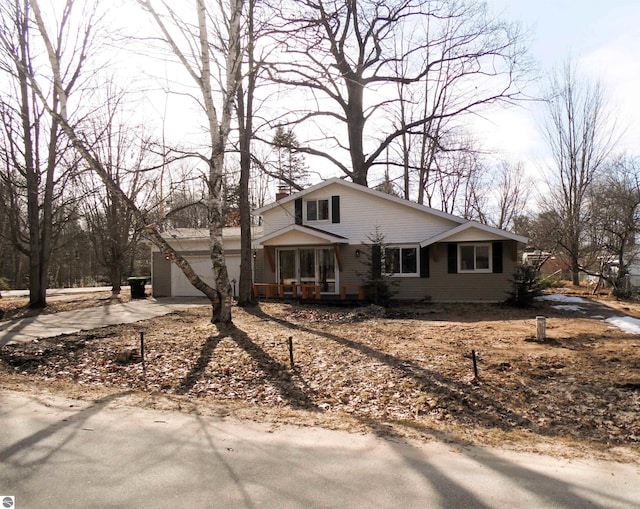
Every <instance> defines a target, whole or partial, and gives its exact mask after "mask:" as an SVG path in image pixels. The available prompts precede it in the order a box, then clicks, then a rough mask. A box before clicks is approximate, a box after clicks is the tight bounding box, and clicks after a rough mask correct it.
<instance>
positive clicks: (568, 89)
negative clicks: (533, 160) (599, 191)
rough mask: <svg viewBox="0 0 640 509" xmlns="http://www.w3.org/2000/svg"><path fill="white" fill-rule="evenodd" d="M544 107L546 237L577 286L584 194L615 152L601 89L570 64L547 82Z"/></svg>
mask: <svg viewBox="0 0 640 509" xmlns="http://www.w3.org/2000/svg"><path fill="white" fill-rule="evenodd" d="M547 106H548V107H547V117H546V123H545V124H544V126H543V131H544V134H545V135H546V139H547V142H548V144H549V148H550V149H551V153H552V155H553V162H554V166H553V168H551V178H550V182H549V187H550V189H551V192H550V195H549V197H548V199H547V200H545V204H544V206H545V208H546V209H547V210H548V211H550V212H552V213H553V214H554V215H555V216H556V221H555V223H556V225H557V230H556V231H554V232H550V234H556V236H557V242H558V244H559V245H560V246H561V247H562V249H563V251H564V252H565V254H566V255H567V257H568V258H569V262H570V266H571V272H572V281H573V284H574V285H576V286H577V285H579V284H580V279H579V274H580V266H581V264H582V262H581V257H582V255H583V251H584V246H585V240H586V239H585V227H586V225H587V223H588V221H589V210H588V207H587V200H586V198H587V193H588V191H589V189H590V187H591V186H592V185H593V183H594V181H595V179H596V178H597V177H598V175H599V173H600V171H601V170H602V168H603V165H604V164H605V162H606V161H607V158H608V157H609V156H610V154H611V153H612V151H613V150H614V148H615V142H616V141H617V140H616V129H615V126H614V125H613V121H612V118H611V115H610V113H611V110H610V109H609V107H608V106H607V103H606V98H605V92H604V90H603V88H602V86H601V84H600V83H591V82H589V81H586V80H582V79H580V77H579V76H578V72H577V68H576V65H575V64H574V63H573V62H570V61H567V62H566V63H565V64H564V65H563V67H562V68H561V69H560V70H559V71H556V72H555V73H554V74H553V75H552V76H551V80H550V84H549V97H548V99H547Z"/></svg>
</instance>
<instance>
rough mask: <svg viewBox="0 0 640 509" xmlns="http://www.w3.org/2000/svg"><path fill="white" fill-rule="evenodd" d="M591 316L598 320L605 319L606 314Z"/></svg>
mask: <svg viewBox="0 0 640 509" xmlns="http://www.w3.org/2000/svg"><path fill="white" fill-rule="evenodd" d="M591 318H596V319H597V320H604V316H602V315H593V316H592V317H591Z"/></svg>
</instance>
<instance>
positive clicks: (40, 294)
mask: <svg viewBox="0 0 640 509" xmlns="http://www.w3.org/2000/svg"><path fill="white" fill-rule="evenodd" d="M28 8H29V5H28V2H27V1H26V0H25V2H24V5H23V10H22V13H23V17H22V19H19V20H17V22H18V26H19V28H20V29H19V44H20V55H19V57H18V58H19V65H18V66H17V67H18V82H19V84H20V99H21V104H20V108H21V117H22V132H23V136H24V163H25V175H26V184H27V224H28V228H29V307H30V308H32V309H41V308H44V307H46V306H47V294H46V286H44V287H43V286H42V274H41V253H42V248H41V245H40V241H41V236H40V206H39V198H40V197H39V192H38V190H39V184H40V178H39V175H38V168H36V161H35V157H34V145H33V144H34V140H33V137H32V135H31V104H32V101H31V95H30V93H29V82H28V76H27V69H29V55H28V49H27V45H28V37H29V27H28V23H29V14H28ZM16 12H17V13H19V12H20V10H19V9H18V10H16Z"/></svg>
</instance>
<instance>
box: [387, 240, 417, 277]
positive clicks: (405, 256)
mask: <svg viewBox="0 0 640 509" xmlns="http://www.w3.org/2000/svg"><path fill="white" fill-rule="evenodd" d="M384 269H385V273H386V274H388V275H390V276H417V275H418V248H417V247H415V246H411V247H386V248H385V250H384Z"/></svg>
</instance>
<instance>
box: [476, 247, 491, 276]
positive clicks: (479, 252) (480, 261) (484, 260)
mask: <svg viewBox="0 0 640 509" xmlns="http://www.w3.org/2000/svg"><path fill="white" fill-rule="evenodd" d="M482 269H484V270H487V269H489V246H476V270H482Z"/></svg>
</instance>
